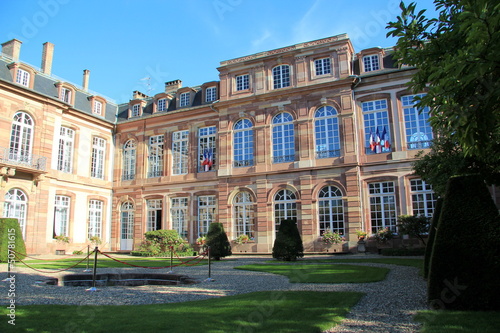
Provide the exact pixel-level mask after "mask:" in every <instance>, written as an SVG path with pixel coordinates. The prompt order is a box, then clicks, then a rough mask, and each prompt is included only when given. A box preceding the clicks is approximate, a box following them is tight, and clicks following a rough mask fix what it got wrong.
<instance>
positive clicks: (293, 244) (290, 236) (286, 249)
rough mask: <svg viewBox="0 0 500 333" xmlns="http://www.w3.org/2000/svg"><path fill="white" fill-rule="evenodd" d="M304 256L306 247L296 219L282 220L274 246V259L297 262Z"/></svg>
mask: <svg viewBox="0 0 500 333" xmlns="http://www.w3.org/2000/svg"><path fill="white" fill-rule="evenodd" d="M303 256H304V245H303V244H302V239H301V237H300V233H299V229H298V228H297V220H296V219H287V220H282V221H281V223H280V228H279V230H278V234H277V235H276V240H275V241H274V246H273V258H276V259H280V260H285V261H295V260H297V258H302V257H303Z"/></svg>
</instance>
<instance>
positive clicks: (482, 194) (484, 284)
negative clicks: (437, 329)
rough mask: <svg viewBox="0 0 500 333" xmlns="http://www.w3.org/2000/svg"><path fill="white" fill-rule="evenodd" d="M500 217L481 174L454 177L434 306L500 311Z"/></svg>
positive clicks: (435, 255) (434, 271) (432, 279)
mask: <svg viewBox="0 0 500 333" xmlns="http://www.w3.org/2000/svg"><path fill="white" fill-rule="evenodd" d="M499 278H500V215H499V213H498V209H497V207H496V206H495V204H494V202H493V200H492V198H491V195H490V193H489V191H488V189H487V187H486V185H485V184H484V181H483V180H482V178H480V177H479V176H457V177H452V178H450V180H449V182H448V186H447V189H446V195H445V199H444V203H443V207H442V210H441V215H440V217H439V222H438V226H437V230H436V237H435V240H434V246H433V249H432V256H431V261H430V269H429V279H428V300H429V302H430V304H431V306H432V307H433V308H436V309H450V310H473V311H474V310H480V311H485V310H496V311H498V310H500V288H499V285H498V281H499Z"/></svg>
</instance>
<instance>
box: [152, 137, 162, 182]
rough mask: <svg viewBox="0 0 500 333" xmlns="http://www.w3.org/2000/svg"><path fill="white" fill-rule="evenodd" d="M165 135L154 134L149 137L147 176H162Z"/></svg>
mask: <svg viewBox="0 0 500 333" xmlns="http://www.w3.org/2000/svg"><path fill="white" fill-rule="evenodd" d="M164 141H165V137H164V136H163V135H155V136H152V137H150V138H149V156H148V161H149V165H148V167H149V171H148V177H149V178H153V177H161V176H163V143H164Z"/></svg>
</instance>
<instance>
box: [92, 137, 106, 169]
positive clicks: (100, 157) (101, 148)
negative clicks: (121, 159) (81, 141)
mask: <svg viewBox="0 0 500 333" xmlns="http://www.w3.org/2000/svg"><path fill="white" fill-rule="evenodd" d="M105 149H106V140H104V139H102V138H98V137H94V138H93V139H92V165H91V169H90V176H91V177H94V178H99V179H103V178H104V153H105Z"/></svg>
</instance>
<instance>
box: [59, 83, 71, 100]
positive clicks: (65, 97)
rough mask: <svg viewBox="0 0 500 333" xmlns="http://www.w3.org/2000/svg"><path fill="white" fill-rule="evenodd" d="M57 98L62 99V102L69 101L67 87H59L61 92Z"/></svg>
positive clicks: (69, 96) (69, 91)
mask: <svg viewBox="0 0 500 333" xmlns="http://www.w3.org/2000/svg"><path fill="white" fill-rule="evenodd" d="M59 98H60V99H61V100H62V101H63V102H66V103H68V104H69V103H71V90H70V89H68V88H64V87H62V88H61V94H60V96H59Z"/></svg>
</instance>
